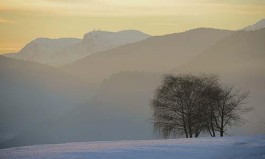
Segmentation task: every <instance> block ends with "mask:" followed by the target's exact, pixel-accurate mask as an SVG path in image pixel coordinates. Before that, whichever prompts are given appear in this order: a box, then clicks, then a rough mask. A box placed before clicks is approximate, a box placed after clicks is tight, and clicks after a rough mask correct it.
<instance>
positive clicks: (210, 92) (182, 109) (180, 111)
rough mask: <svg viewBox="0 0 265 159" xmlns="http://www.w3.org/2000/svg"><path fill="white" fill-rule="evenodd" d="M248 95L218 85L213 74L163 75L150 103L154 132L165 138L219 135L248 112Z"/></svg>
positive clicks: (240, 120) (239, 121)
mask: <svg viewBox="0 0 265 159" xmlns="http://www.w3.org/2000/svg"><path fill="white" fill-rule="evenodd" d="M248 94H249V93H248V92H242V91H240V90H237V89H236V88H235V87H233V86H226V85H224V84H221V83H220V82H219V79H218V77H217V76H216V75H207V74H202V75H199V76H195V75H191V74H183V75H178V76H173V75H166V76H165V78H164V80H163V83H162V85H161V86H160V87H159V88H158V89H157V91H156V94H155V97H154V99H153V100H152V103H151V107H152V109H153V126H154V131H155V132H157V133H158V135H161V136H163V137H164V138H168V137H175V136H183V135H184V136H185V137H186V138H192V137H198V136H199V135H200V133H209V134H210V135H211V136H212V137H215V136H216V135H217V133H219V135H220V136H221V137H222V136H223V135H224V133H225V132H226V131H227V129H228V127H229V126H233V125H236V124H239V123H241V122H242V121H243V120H242V118H241V117H240V115H241V114H242V113H245V112H248V111H250V107H247V106H246V103H245V102H246V99H247V97H248Z"/></svg>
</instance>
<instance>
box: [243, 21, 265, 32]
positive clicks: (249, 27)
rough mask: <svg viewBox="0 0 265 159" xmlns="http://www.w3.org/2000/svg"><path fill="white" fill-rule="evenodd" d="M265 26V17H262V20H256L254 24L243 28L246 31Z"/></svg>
mask: <svg viewBox="0 0 265 159" xmlns="http://www.w3.org/2000/svg"><path fill="white" fill-rule="evenodd" d="M263 28H265V19H261V20H260V21H258V22H256V23H255V24H253V25H249V26H247V27H245V28H243V30H246V31H254V30H259V29H263Z"/></svg>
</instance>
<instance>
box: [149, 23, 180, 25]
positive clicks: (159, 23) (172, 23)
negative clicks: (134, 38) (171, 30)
mask: <svg viewBox="0 0 265 159" xmlns="http://www.w3.org/2000/svg"><path fill="white" fill-rule="evenodd" d="M149 24H150V25H159V26H178V24H175V23H149Z"/></svg>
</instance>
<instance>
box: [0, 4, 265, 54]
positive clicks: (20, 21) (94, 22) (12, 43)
mask: <svg viewBox="0 0 265 159" xmlns="http://www.w3.org/2000/svg"><path fill="white" fill-rule="evenodd" d="M263 18H265V0H0V54H3V53H12V52H18V51H19V50H20V49H21V48H22V47H23V46H25V45H26V44H27V43H29V42H30V41H32V40H33V39H35V38H38V37H47V38H61V37H75V38H82V37H83V35H84V34H85V33H87V32H89V31H92V30H99V29H100V30H105V31H120V30H128V29H134V30H140V31H143V32H145V33H148V34H150V35H164V34H170V33H175V32H181V31H185V30H189V29H193V28H198V27H209V28H217V29H230V30H237V29H241V28H243V27H245V26H247V25H250V24H253V23H255V22H257V21H259V20H260V19H263Z"/></svg>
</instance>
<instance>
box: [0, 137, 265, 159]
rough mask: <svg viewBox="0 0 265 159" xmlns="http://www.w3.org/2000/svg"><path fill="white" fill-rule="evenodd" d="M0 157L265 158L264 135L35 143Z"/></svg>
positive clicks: (2, 154)
mask: <svg viewBox="0 0 265 159" xmlns="http://www.w3.org/2000/svg"><path fill="white" fill-rule="evenodd" d="M0 158H1V159H105V158H107V159H208V158H211V159H261V158H264V159H265V136H249V137H224V138H197V139H172V140H138V141H112V142H107V141H106V142H105V141H104V142H87V143H66V144H56V145H37V146H25V147H17V148H9V149H2V150H0Z"/></svg>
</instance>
